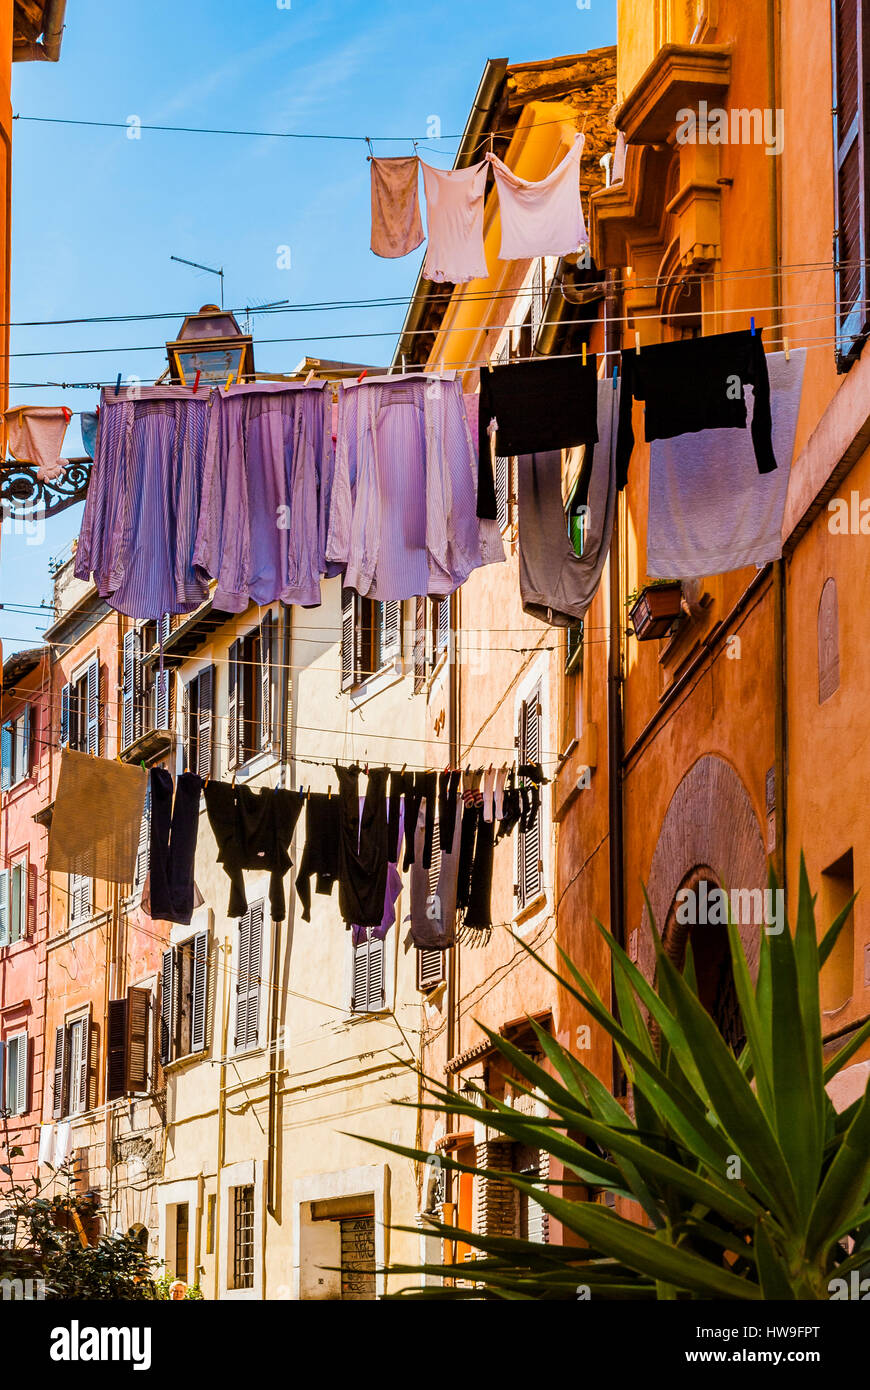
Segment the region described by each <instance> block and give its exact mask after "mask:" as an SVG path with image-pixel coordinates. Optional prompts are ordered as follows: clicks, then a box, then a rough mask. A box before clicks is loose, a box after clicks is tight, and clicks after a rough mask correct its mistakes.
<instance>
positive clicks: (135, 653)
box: [121, 629, 142, 748]
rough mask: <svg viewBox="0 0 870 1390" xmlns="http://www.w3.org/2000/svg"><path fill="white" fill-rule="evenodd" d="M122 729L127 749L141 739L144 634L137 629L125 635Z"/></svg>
mask: <svg viewBox="0 0 870 1390" xmlns="http://www.w3.org/2000/svg"><path fill="white" fill-rule="evenodd" d="M121 728H122V737H123V744H124V747H125V748H129V747H130V744H131V743H135V741H136V739H137V738H139V737H141V734H142V634H141V632H139V631H137V630H136V629H132V630H131V631H130V632H125V633H124V645H123V688H122V693H121Z"/></svg>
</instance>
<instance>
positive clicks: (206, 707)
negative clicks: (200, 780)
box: [188, 666, 215, 777]
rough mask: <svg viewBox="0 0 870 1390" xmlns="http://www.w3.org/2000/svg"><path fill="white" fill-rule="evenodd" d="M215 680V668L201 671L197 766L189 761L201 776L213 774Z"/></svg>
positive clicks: (189, 764)
mask: <svg viewBox="0 0 870 1390" xmlns="http://www.w3.org/2000/svg"><path fill="white" fill-rule="evenodd" d="M214 682H215V668H214V667H213V666H207V667H206V668H205V670H204V671H200V673H199V677H198V681H197V715H196V717H197V730H196V767H195V769H194V767H193V763H192V762H191V763H188V766H189V767H190V768H191V770H192V771H194V770H195V771H196V773H197V774H198V775H199V776H200V777H210V776H211V750H212V743H213V741H214V739H213V733H212V730H213V728H214Z"/></svg>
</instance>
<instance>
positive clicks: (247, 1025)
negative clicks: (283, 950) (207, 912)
mask: <svg viewBox="0 0 870 1390" xmlns="http://www.w3.org/2000/svg"><path fill="white" fill-rule="evenodd" d="M263 907H264V904H263V902H262V900H261V901H260V902H257V903H252V904H251V906H250V907H249V908H248V910H247V912H246V913H245V915H244V917H240V918H239V967H238V971H237V974H236V1048H237V1050H238V1051H240V1052H244V1051H245V1050H246V1049H247V1048H249V1047H256V1046H257V1037H258V1035H259V1028H260V984H261V980H260V962H261V960H262V954H263Z"/></svg>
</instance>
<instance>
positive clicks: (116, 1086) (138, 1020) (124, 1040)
mask: <svg viewBox="0 0 870 1390" xmlns="http://www.w3.org/2000/svg"><path fill="white" fill-rule="evenodd" d="M108 1023H109V1027H108V1043H107V1048H106V1051H107V1053H108V1056H107V1059H106V1100H117V1099H118V1097H119V1096H135V1095H142V1094H143V1093H144V1092H146V1091H147V1090H148V1088H149V1081H150V1079H151V1078H150V1072H151V1068H150V1066H149V1059H150V1057H151V1046H150V1042H151V991H150V989H138V988H130V989H128V990H127V995H126V998H124V999H110V1000H109V1019H108Z"/></svg>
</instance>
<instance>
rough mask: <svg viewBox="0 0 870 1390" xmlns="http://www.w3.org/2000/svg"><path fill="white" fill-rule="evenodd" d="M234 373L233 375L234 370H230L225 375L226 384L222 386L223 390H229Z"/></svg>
mask: <svg viewBox="0 0 870 1390" xmlns="http://www.w3.org/2000/svg"><path fill="white" fill-rule="evenodd" d="M234 375H235V373H234V372H230V374H229V376H228V377H227V384H226V386H225V387H224V390H225V391H229V389H230V387H231V386H232V384H233V376H234Z"/></svg>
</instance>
